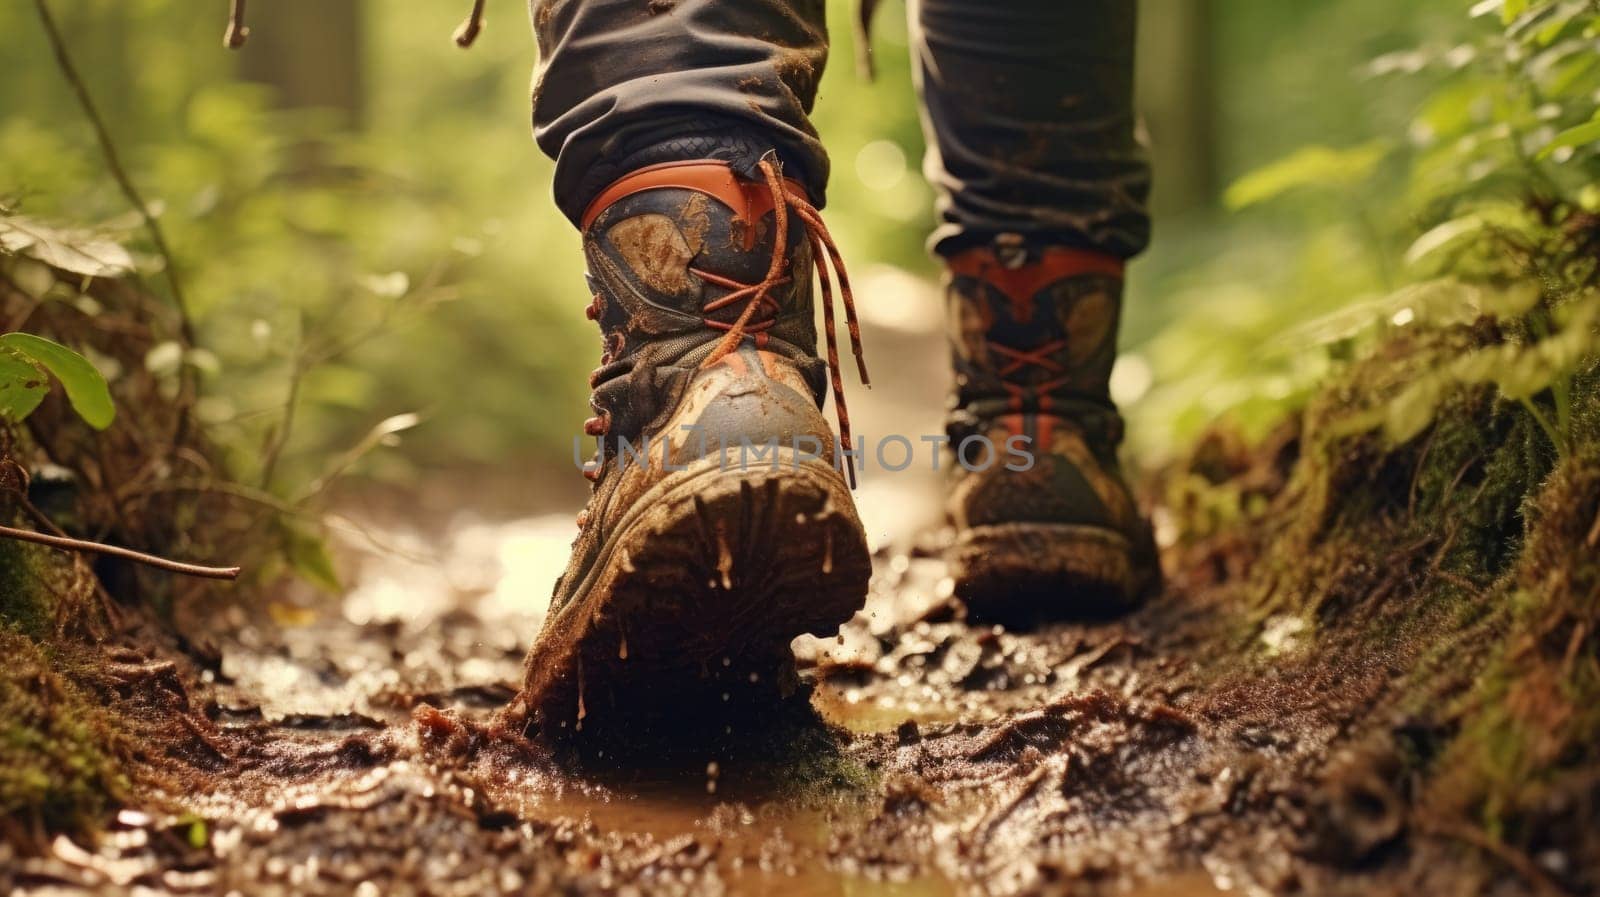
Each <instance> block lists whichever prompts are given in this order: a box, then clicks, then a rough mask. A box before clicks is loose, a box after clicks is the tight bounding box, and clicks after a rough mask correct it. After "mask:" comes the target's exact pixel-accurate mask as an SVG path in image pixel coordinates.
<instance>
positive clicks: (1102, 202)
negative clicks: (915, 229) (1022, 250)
mask: <svg viewBox="0 0 1600 897" xmlns="http://www.w3.org/2000/svg"><path fill="white" fill-rule="evenodd" d="M1135 18H1136V16H1135V0H1002V2H996V0H914V2H913V3H912V9H911V31H912V37H913V40H912V46H913V54H914V58H913V60H912V65H913V75H914V77H915V79H916V82H917V89H918V92H919V94H920V95H921V97H922V104H923V125H924V131H925V132H926V133H927V136H928V146H929V150H928V157H927V159H926V164H925V168H926V170H927V174H928V177H929V179H930V180H932V181H933V182H934V184H935V185H936V186H937V188H938V190H939V194H940V199H939V217H940V226H939V228H938V230H937V231H936V232H935V233H934V236H933V240H932V244H933V249H934V251H935V252H937V253H939V254H940V255H944V256H947V257H948V256H951V255H954V254H956V253H958V252H961V251H962V250H964V249H969V248H972V247H974V246H979V245H985V244H988V243H991V242H993V241H994V239H995V238H996V237H998V236H1000V235H1002V234H1021V235H1023V236H1024V237H1025V238H1026V239H1027V240H1028V242H1033V243H1047V244H1053V245H1066V246H1074V247H1078V248H1082V249H1090V250H1096V251H1099V252H1105V253H1108V254H1111V255H1115V256H1117V257H1119V258H1124V259H1126V258H1130V257H1132V256H1134V255H1136V254H1137V253H1139V252H1140V251H1141V250H1142V249H1144V247H1145V245H1146V244H1147V243H1148V242H1149V237H1150V221H1149V214H1148V212H1147V209H1146V200H1147V198H1148V195H1149V191H1150V172H1149V166H1148V164H1147V162H1146V160H1145V155H1144V151H1143V148H1142V147H1141V146H1140V144H1139V142H1138V140H1137V139H1136V137H1135V135H1134V112H1133V60H1134V24H1135Z"/></svg>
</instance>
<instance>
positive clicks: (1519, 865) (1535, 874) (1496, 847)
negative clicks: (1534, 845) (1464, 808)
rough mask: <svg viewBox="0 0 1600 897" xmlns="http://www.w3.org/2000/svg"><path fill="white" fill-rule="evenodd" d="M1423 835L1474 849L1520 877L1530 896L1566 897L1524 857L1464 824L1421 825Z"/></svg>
mask: <svg viewBox="0 0 1600 897" xmlns="http://www.w3.org/2000/svg"><path fill="white" fill-rule="evenodd" d="M1421 828H1422V829H1423V831H1425V832H1427V833H1428V834H1431V835H1437V836H1440V837H1445V838H1454V839H1455V840H1457V841H1461V842H1463V843H1465V844H1469V845H1471V846H1473V847H1476V848H1478V849H1479V850H1481V851H1483V852H1484V853H1487V854H1489V855H1490V856H1492V857H1494V858H1495V859H1497V860H1499V861H1500V862H1502V863H1505V864H1506V865H1507V866H1508V867H1510V868H1511V871H1513V872H1515V873H1516V874H1518V875H1520V876H1522V879H1523V880H1524V881H1525V882H1527V883H1528V886H1529V887H1531V888H1533V891H1534V893H1536V894H1539V895H1541V897H1564V895H1566V894H1567V893H1569V892H1568V891H1567V890H1566V889H1565V888H1563V887H1561V885H1559V884H1557V883H1556V881H1555V879H1553V878H1551V877H1550V876H1549V875H1547V874H1545V871H1544V870H1543V869H1540V868H1539V865H1538V864H1537V863H1535V862H1534V861H1533V860H1531V859H1529V858H1528V855H1527V854H1525V853H1523V852H1522V851H1520V850H1518V849H1517V848H1515V847H1513V846H1511V845H1509V844H1505V843H1503V842H1501V841H1497V840H1495V839H1494V838H1492V837H1490V836H1489V834H1488V833H1486V832H1484V831H1482V830H1481V829H1478V828H1477V827H1475V826H1472V825H1469V824H1466V823H1452V822H1443V821H1440V822H1424V823H1423V824H1422V826H1421Z"/></svg>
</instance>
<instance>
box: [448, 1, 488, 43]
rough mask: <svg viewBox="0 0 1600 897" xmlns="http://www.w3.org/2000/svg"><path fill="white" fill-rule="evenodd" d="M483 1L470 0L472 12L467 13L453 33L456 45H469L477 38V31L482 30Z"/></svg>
mask: <svg viewBox="0 0 1600 897" xmlns="http://www.w3.org/2000/svg"><path fill="white" fill-rule="evenodd" d="M483 3H484V0H472V12H470V13H467V19H466V21H464V22H462V23H461V27H459V28H457V29H456V33H455V34H454V35H453V36H454V38H455V41H456V46H458V47H470V46H472V42H473V41H475V40H477V39H478V32H479V31H482V30H483Z"/></svg>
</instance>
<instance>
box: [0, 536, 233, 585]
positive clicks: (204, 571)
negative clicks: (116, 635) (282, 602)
mask: <svg viewBox="0 0 1600 897" xmlns="http://www.w3.org/2000/svg"><path fill="white" fill-rule="evenodd" d="M0 537H4V538H8V539H17V540H20V541H23V542H33V543H36V544H38V545H48V546H50V547H51V548H61V549H64V550H66V551H86V552H91V553H93V554H109V555H111V556H112V557H119V558H126V559H127V560H130V561H134V562H136V563H140V564H145V565H147V566H150V567H156V568H158V569H161V570H167V571H170V572H172V573H182V574H183V575H184V576H198V577H201V578H204V579H238V578H239V570H240V568H238V567H203V566H201V565H199V564H185V563H183V562H182V561H173V560H168V559H167V558H164V557H159V556H157V555H153V554H145V553H144V552H142V551H134V550H133V549H131V548H122V547H120V546H117V545H107V544H105V543H103V542H90V541H88V540H86V539H74V538H71V537H70V536H51V535H47V534H45V533H36V532H34V531H33V530H28V529H17V528H16V527H14V526H0Z"/></svg>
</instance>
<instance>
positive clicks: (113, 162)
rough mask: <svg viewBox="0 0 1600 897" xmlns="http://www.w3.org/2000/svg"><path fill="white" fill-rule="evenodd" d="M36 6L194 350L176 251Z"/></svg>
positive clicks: (38, 0) (36, 0)
mask: <svg viewBox="0 0 1600 897" xmlns="http://www.w3.org/2000/svg"><path fill="white" fill-rule="evenodd" d="M33 5H34V7H35V8H37V9H38V10H39V21H40V22H41V23H42V24H43V25H44V31H45V34H46V35H47V36H48V37H49V38H50V47H51V48H52V49H53V50H55V54H56V64H57V65H59V66H60V67H61V74H62V76H63V77H65V78H66V79H67V83H68V84H69V85H71V87H72V92H73V93H74V94H76V95H77V97H78V105H79V106H80V107H82V109H83V114H84V117H86V118H88V119H89V124H90V125H91V126H92V127H93V128H94V135H95V139H97V140H98V141H99V142H100V153H101V155H103V156H104V157H105V160H106V167H107V168H109V169H111V176H112V178H114V179H115V180H116V182H117V186H118V187H120V188H121V189H122V195H123V196H124V197H126V198H127V200H128V202H129V203H130V204H132V206H133V207H134V209H136V210H137V211H138V212H139V217H140V219H141V220H143V221H144V227H145V230H147V231H149V232H150V242H152V243H154V244H155V247H156V251H157V252H159V253H160V254H161V259H162V261H163V262H164V263H165V264H166V269H167V283H168V284H169V285H170V286H171V287H172V302H173V304H174V305H176V306H177V308H178V326H179V328H180V329H181V331H182V333H183V339H184V343H185V344H186V345H190V346H193V345H194V344H195V340H194V325H193V324H192V323H191V322H190V320H189V305H188V303H187V301H185V299H184V297H183V286H182V284H181V283H179V281H178V266H177V264H176V263H174V261H173V258H172V250H171V249H170V248H169V247H168V246H167V238H166V237H165V236H164V235H163V234H162V232H161V225H160V224H157V223H156V219H155V216H154V215H152V214H150V206H149V205H148V204H146V203H145V201H144V197H142V196H140V195H139V191H138V189H136V188H135V187H134V186H133V181H132V179H130V178H129V177H128V172H127V169H125V168H123V167H122V158H121V156H119V155H117V147H116V144H114V143H112V142H111V133H110V132H109V131H107V130H106V124H105V121H104V120H103V119H101V118H100V112H99V111H98V110H97V109H96V108H95V105H94V100H92V99H91V98H90V97H89V89H88V88H87V87H85V86H84V84H83V78H82V77H80V76H79V75H78V68H77V66H75V65H73V64H72V57H71V56H70V55H68V54H67V45H66V43H65V42H63V41H62V39H61V32H60V30H58V29H57V28H56V22H55V19H54V18H52V17H51V15H50V8H49V7H48V6H46V5H45V0H33Z"/></svg>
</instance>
